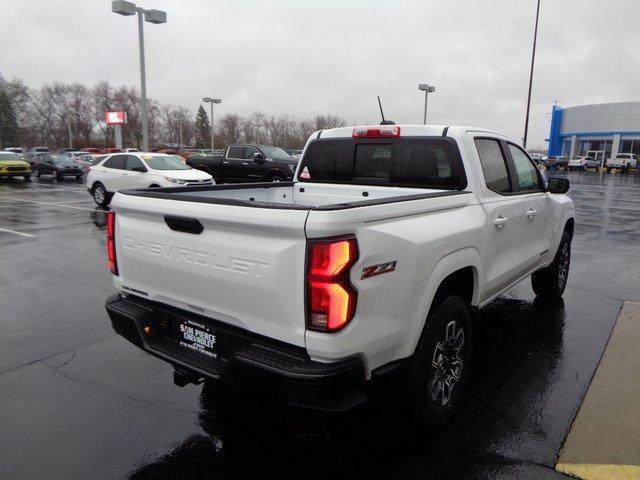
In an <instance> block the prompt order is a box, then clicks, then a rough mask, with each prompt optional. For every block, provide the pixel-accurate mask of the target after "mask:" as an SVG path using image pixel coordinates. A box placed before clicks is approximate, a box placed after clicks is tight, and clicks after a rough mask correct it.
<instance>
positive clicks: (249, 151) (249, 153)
mask: <svg viewBox="0 0 640 480" xmlns="http://www.w3.org/2000/svg"><path fill="white" fill-rule="evenodd" d="M254 153H260V152H258V149H257V148H255V147H247V151H246V152H245V154H244V158H245V159H252V158H253V154H254Z"/></svg>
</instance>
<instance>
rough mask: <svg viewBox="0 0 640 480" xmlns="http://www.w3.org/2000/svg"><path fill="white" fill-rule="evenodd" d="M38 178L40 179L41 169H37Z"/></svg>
mask: <svg viewBox="0 0 640 480" xmlns="http://www.w3.org/2000/svg"><path fill="white" fill-rule="evenodd" d="M36 177H37V178H40V169H39V168H36Z"/></svg>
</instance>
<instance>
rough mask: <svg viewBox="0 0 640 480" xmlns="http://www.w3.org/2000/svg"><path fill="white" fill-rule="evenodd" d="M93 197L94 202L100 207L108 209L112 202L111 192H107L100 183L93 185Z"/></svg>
mask: <svg viewBox="0 0 640 480" xmlns="http://www.w3.org/2000/svg"><path fill="white" fill-rule="evenodd" d="M91 196H92V197H93V201H94V202H96V205H98V206H99V207H106V206H107V205H109V202H110V201H111V197H110V196H109V192H107V189H106V188H105V187H104V185H103V184H101V183H100V182H96V183H94V184H93V188H92V189H91Z"/></svg>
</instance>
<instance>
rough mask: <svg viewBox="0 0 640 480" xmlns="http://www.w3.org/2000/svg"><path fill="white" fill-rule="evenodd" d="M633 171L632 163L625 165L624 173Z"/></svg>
mask: <svg viewBox="0 0 640 480" xmlns="http://www.w3.org/2000/svg"><path fill="white" fill-rule="evenodd" d="M630 171H631V164H630V163H627V166H626V167H624V173H629V172H630Z"/></svg>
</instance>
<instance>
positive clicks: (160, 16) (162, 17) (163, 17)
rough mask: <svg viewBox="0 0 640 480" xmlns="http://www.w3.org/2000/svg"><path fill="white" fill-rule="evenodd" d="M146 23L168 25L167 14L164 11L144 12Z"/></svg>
mask: <svg viewBox="0 0 640 480" xmlns="http://www.w3.org/2000/svg"><path fill="white" fill-rule="evenodd" d="M144 21H145V22H149V23H155V24H156V25H157V24H160V23H167V12H163V11H162V10H145V11H144Z"/></svg>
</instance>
